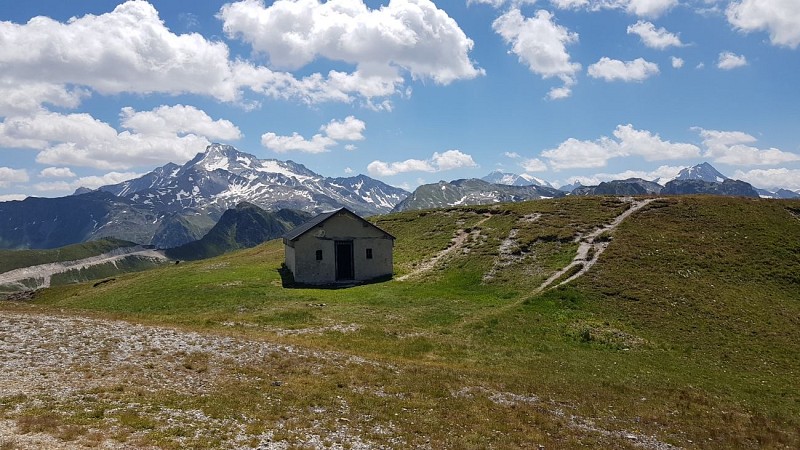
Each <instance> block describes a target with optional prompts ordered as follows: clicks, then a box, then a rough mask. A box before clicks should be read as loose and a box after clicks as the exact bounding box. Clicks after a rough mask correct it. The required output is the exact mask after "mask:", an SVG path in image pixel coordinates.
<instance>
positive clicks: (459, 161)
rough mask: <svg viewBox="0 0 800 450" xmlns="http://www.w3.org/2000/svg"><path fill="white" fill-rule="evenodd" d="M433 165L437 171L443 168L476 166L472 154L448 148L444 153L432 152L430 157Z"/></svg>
mask: <svg viewBox="0 0 800 450" xmlns="http://www.w3.org/2000/svg"><path fill="white" fill-rule="evenodd" d="M431 163H432V164H433V167H435V168H436V171H437V172H441V171H443V170H452V169H460V168H463V167H477V166H478V165H477V164H475V161H474V160H473V159H472V156H470V155H468V154H466V153H462V152H460V151H458V150H448V151H446V152H444V153H434V154H433V157H432V158H431Z"/></svg>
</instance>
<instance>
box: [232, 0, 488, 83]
mask: <svg viewBox="0 0 800 450" xmlns="http://www.w3.org/2000/svg"><path fill="white" fill-rule="evenodd" d="M218 17H219V18H220V19H221V20H222V21H223V29H224V31H225V33H226V34H227V35H228V37H230V38H239V39H241V40H242V41H244V42H246V43H248V44H250V45H251V46H252V48H253V49H254V50H255V51H256V52H260V53H263V54H265V55H267V56H268V57H269V61H270V63H271V64H272V65H274V66H275V67H280V68H285V69H289V70H294V69H299V68H302V67H305V66H306V65H308V64H310V63H312V62H313V61H315V60H318V59H322V58H325V59H328V60H332V61H343V62H346V63H349V64H353V65H355V66H356V70H355V72H353V74H352V75H353V76H354V77H355V78H357V79H362V80H363V79H367V80H369V79H372V78H377V79H379V80H382V81H383V84H381V83H378V85H379V86H380V89H379V91H380V92H385V90H386V89H387V88H395V87H396V84H398V83H401V82H402V78H401V77H399V76H398V70H399V69H402V70H405V71H407V72H408V73H409V74H410V75H411V76H412V77H413V78H415V79H429V80H433V81H434V82H435V83H438V84H448V83H451V82H453V81H456V80H463V79H471V78H475V77H477V76H480V75H482V74H483V70H482V69H479V68H477V67H475V65H474V63H473V62H472V61H471V60H470V59H469V52H470V51H471V50H472V47H473V42H472V40H471V39H469V38H468V37H467V36H466V34H464V32H463V31H462V30H461V28H460V27H459V26H458V24H457V23H456V21H455V20H453V19H452V18H451V17H450V16H448V15H447V13H446V12H445V11H443V10H441V9H439V8H437V7H436V5H435V4H434V3H433V2H431V1H429V0H395V1H392V2H390V3H389V4H388V5H385V6H383V7H381V8H379V9H370V8H369V7H367V5H366V4H364V2H363V1H361V0H330V1H327V2H324V3H323V2H320V1H317V0H278V1H276V2H274V3H272V4H271V5H270V6H265V5H264V2H263V1H260V0H244V1H239V2H234V3H229V4H226V5H225V6H223V7H222V9H221V10H220V12H219V16H218Z"/></svg>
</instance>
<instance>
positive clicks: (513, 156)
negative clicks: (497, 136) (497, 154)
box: [503, 152, 520, 159]
mask: <svg viewBox="0 0 800 450" xmlns="http://www.w3.org/2000/svg"><path fill="white" fill-rule="evenodd" d="M503 156H505V157H506V158H511V159H517V158H519V157H520V156H519V153H517V152H505V153H503Z"/></svg>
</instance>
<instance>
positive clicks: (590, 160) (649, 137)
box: [541, 124, 700, 170]
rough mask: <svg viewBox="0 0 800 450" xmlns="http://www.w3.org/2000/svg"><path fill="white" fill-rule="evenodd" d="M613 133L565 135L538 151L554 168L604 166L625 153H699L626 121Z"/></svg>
mask: <svg viewBox="0 0 800 450" xmlns="http://www.w3.org/2000/svg"><path fill="white" fill-rule="evenodd" d="M614 137H615V138H616V139H611V138H608V137H606V136H603V137H601V138H600V139H597V140H595V141H581V140H577V139H574V138H569V139H567V140H566V141H564V142H562V143H561V144H559V146H558V147H556V148H554V149H549V150H545V151H543V152H542V153H541V155H542V156H543V157H545V158H547V159H548V161H549V163H550V165H551V166H552V167H553V168H554V169H556V170H560V169H575V168H592V167H605V166H606V164H607V163H608V160H609V159H612V158H619V157H626V156H640V157H642V158H644V159H645V160H647V161H659V160H668V159H682V158H690V157H696V156H699V155H700V149H699V148H698V147H697V146H695V145H692V144H684V143H673V142H670V141H665V140H663V139H661V137H660V136H659V135H658V134H653V133H651V132H649V131H646V130H637V129H635V128H633V125H630V124H628V125H618V126H617V128H616V129H615V130H614Z"/></svg>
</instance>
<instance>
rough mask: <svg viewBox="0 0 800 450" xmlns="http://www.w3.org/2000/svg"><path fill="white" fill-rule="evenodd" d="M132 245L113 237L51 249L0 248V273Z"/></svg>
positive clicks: (82, 257)
mask: <svg viewBox="0 0 800 450" xmlns="http://www.w3.org/2000/svg"><path fill="white" fill-rule="evenodd" d="M134 245H136V244H135V243H133V242H129V241H123V240H120V239H115V238H103V239H98V240H96V241H89V242H83V243H80V244H73V245H68V246H66V247H61V248H55V249H51V250H0V273H3V272H8V271H9V270H14V269H19V268H20V267H29V266H36V265H39V264H47V263H52V262H61V261H75V260H78V259H84V258H88V257H90V256H97V255H100V254H103V253H106V252H110V251H112V250H115V249H118V248H122V247H131V246H134Z"/></svg>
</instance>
